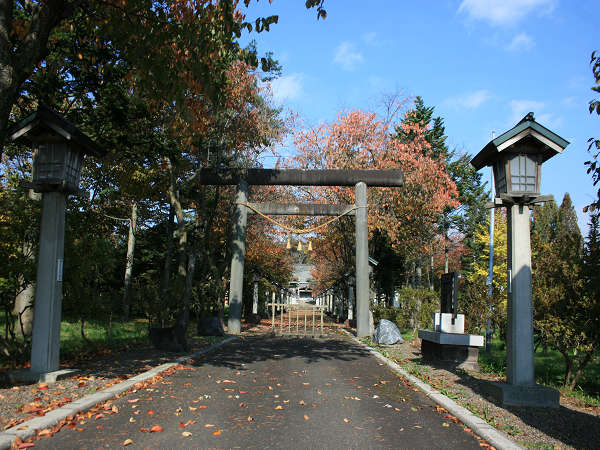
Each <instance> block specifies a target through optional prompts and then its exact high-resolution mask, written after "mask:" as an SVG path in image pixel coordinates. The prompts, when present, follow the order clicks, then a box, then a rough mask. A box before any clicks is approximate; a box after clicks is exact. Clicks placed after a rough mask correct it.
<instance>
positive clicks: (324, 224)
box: [236, 202, 366, 234]
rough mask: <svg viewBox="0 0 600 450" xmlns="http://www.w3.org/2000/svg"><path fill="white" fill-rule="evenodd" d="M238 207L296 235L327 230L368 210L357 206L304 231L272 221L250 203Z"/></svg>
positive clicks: (240, 203) (241, 203)
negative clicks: (242, 207) (347, 216)
mask: <svg viewBox="0 0 600 450" xmlns="http://www.w3.org/2000/svg"><path fill="white" fill-rule="evenodd" d="M236 205H241V206H245V207H246V208H250V209H251V210H252V211H254V212H255V213H256V214H258V215H259V216H261V217H264V218H265V219H267V220H268V221H269V222H272V223H274V224H275V225H277V226H279V227H281V228H283V229H284V230H287V231H289V232H290V233H294V234H308V233H312V232H314V231H317V230H320V229H321V228H325V227H326V226H327V225H329V224H330V223H332V222H335V221H336V220H339V219H340V218H342V217H344V216H345V215H347V214H350V213H351V212H352V211H356V210H357V209H360V208H366V206H356V205H355V206H353V207H351V208H348V209H347V210H346V211H344V212H343V213H342V214H340V215H339V216H336V217H334V218H333V219H329V220H327V221H326V222H323V223H321V224H319V225H317V226H314V227H311V228H305V229H303V230H302V229H300V228H293V227H288V226H287V225H285V224H283V223H281V222H277V221H276V220H275V219H272V218H271V217H269V216H267V215H266V214H264V213H263V212H262V211H260V210H259V209H257V208H255V207H254V206H252V205H251V204H250V203H243V202H239V203H236Z"/></svg>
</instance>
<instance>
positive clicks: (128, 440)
mask: <svg viewBox="0 0 600 450" xmlns="http://www.w3.org/2000/svg"><path fill="white" fill-rule="evenodd" d="M131 444H133V441H132V440H131V439H125V440H124V441H123V447H126V446H127V445H131Z"/></svg>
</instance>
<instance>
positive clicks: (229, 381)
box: [223, 380, 237, 384]
mask: <svg viewBox="0 0 600 450" xmlns="http://www.w3.org/2000/svg"><path fill="white" fill-rule="evenodd" d="M223 383H233V384H237V381H233V380H223Z"/></svg>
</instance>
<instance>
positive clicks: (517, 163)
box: [509, 155, 537, 192]
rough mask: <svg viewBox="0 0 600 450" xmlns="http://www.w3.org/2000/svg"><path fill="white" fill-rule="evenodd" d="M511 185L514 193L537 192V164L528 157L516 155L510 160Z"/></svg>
mask: <svg viewBox="0 0 600 450" xmlns="http://www.w3.org/2000/svg"><path fill="white" fill-rule="evenodd" d="M509 166H510V184H511V191H513V192H536V190H537V164H536V161H535V160H534V159H533V158H531V157H530V156H528V155H515V156H513V157H512V158H511V159H510V162H509Z"/></svg>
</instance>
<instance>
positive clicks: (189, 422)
mask: <svg viewBox="0 0 600 450" xmlns="http://www.w3.org/2000/svg"><path fill="white" fill-rule="evenodd" d="M195 423H196V421H195V420H188V421H187V422H186V423H183V422H181V423H180V424H179V426H180V427H181V428H185V427H187V426H188V425H194V424H195Z"/></svg>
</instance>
